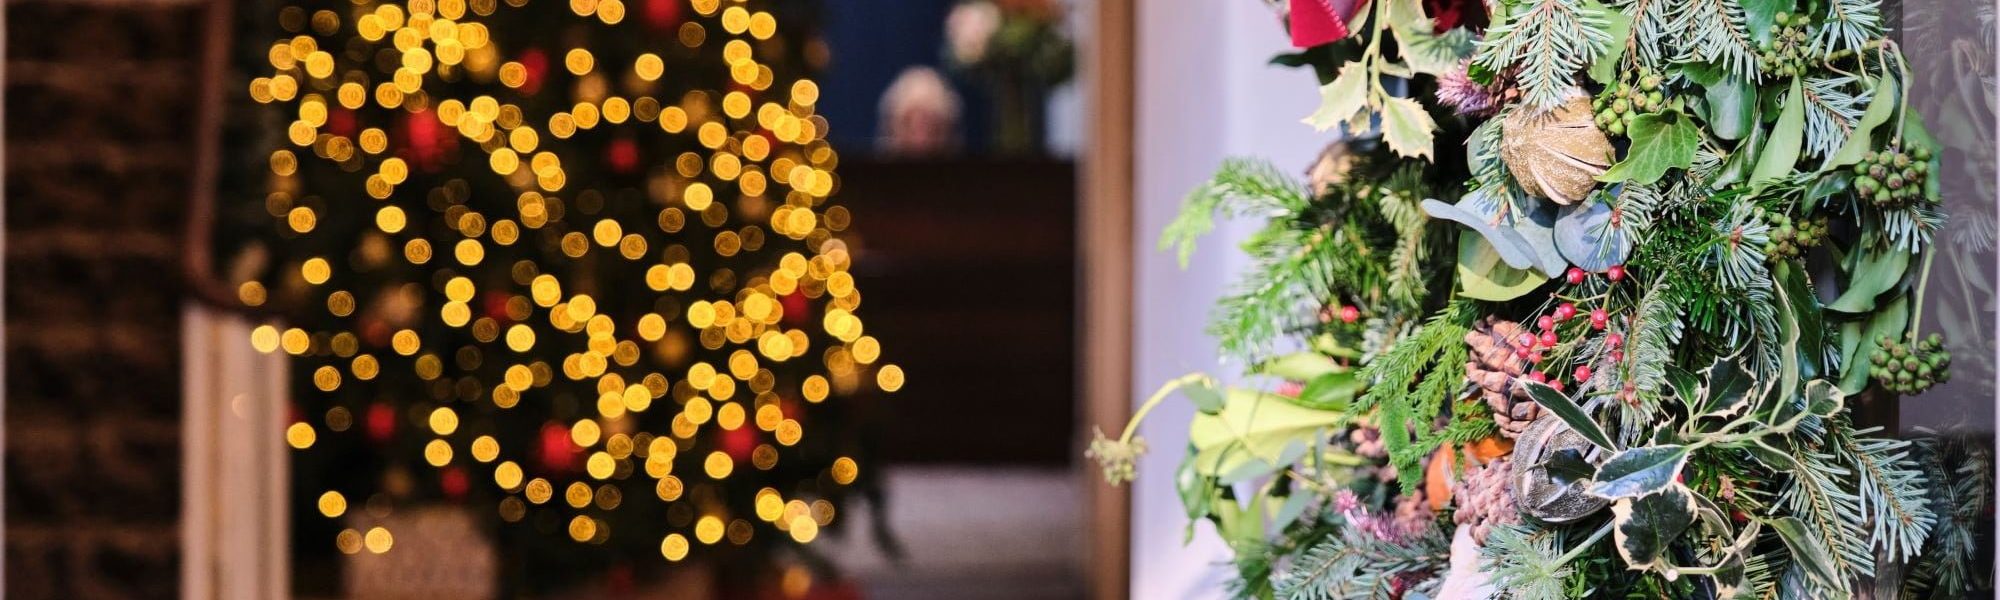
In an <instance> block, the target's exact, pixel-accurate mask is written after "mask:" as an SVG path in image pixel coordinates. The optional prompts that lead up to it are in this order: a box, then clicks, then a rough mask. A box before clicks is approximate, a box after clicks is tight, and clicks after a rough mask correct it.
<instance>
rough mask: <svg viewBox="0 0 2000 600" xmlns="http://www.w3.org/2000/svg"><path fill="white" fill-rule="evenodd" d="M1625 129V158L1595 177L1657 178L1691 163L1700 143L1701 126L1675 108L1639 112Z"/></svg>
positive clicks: (1649, 180) (1641, 180)
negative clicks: (1629, 143) (1629, 140)
mask: <svg viewBox="0 0 2000 600" xmlns="http://www.w3.org/2000/svg"><path fill="white" fill-rule="evenodd" d="M1801 118H1803V117H1801ZM1628 132H1629V134H1630V136H1631V138H1632V147H1631V149H1630V150H1627V151H1626V152H1625V160H1622V161H1618V164H1615V165H1611V170H1608V171H1605V172H1604V174H1602V175H1598V176H1597V180H1598V181H1604V182H1618V181H1630V182H1632V183H1637V184H1650V183H1653V182H1655V181H1659V180H1660V177H1662V176H1665V175H1666V174H1667V170H1668V169H1673V168H1679V169H1681V170H1683V171H1685V170H1687V168H1688V167H1690V166H1693V165H1694V150H1695V147H1696V146H1698V145H1700V144H1701V127H1700V126H1698V125H1695V124H1694V122H1693V121H1692V120H1691V119H1689V118H1688V117H1687V116H1686V115H1683V114H1680V113H1678V112H1659V113H1651V114H1646V115H1640V116H1639V117H1638V118H1636V119H1633V120H1632V127H1631V129H1629V130H1628Z"/></svg>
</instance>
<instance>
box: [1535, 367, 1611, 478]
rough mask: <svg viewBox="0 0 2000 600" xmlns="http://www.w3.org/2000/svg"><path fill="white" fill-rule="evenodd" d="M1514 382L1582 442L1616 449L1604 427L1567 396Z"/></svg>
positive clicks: (1542, 387) (1541, 387)
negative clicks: (1579, 437) (1560, 420)
mask: <svg viewBox="0 0 2000 600" xmlns="http://www.w3.org/2000/svg"><path fill="white" fill-rule="evenodd" d="M1515 381H1516V383H1515V385H1519V386H1522V387H1523V388H1524V389H1526V390H1528V397H1529V398H1533V399H1534V400H1535V404H1540V405H1542V408H1544V409H1548V411H1549V412H1551V413H1555V415H1556V418H1559V419H1562V421H1563V423H1564V424H1567V425H1569V428H1570V429H1572V430H1575V431H1576V433H1577V435H1581V436H1583V439H1584V440H1586V441H1589V442H1590V443H1592V444H1596V445H1597V447H1599V448H1603V449H1605V450H1616V449H1617V448H1618V446H1617V445H1616V444H1613V443H1611V436H1608V435H1605V434H1604V427H1602V426H1600V425H1598V424H1597V420H1596V419H1592V418H1590V413H1588V412H1585V411H1584V410H1583V407H1582V406H1578V405H1577V404H1576V401H1574V400H1571V399H1569V396H1564V395H1563V393H1562V392H1558V391H1556V389H1555V388H1552V387H1549V386H1548V385H1546V384H1540V383H1535V382H1533V381H1528V380H1526V379H1518V380H1515ZM1602 472H1603V471H1602V470H1599V473H1600V474H1601V473H1602Z"/></svg>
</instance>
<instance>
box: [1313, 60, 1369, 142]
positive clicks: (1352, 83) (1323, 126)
mask: <svg viewBox="0 0 2000 600" xmlns="http://www.w3.org/2000/svg"><path fill="white" fill-rule="evenodd" d="M1367 104H1368V69H1367V68H1366V67H1363V66H1361V62H1360V61H1353V62H1349V63H1347V64H1346V65H1344V66H1342V67H1340V74H1339V75H1337V76H1334V78H1333V82H1332V83H1328V84H1326V85H1323V86H1320V88H1319V110H1316V111H1313V114H1312V115H1310V116H1307V117H1306V118H1305V123H1306V124H1307V125H1311V126H1313V129H1314V130H1316V131H1326V130H1328V129H1332V128H1333V127H1334V126H1335V125H1340V124H1342V123H1351V122H1353V121H1354V120H1355V117H1356V116H1357V115H1358V114H1360V113H1361V108H1362V107H1364V106H1367Z"/></svg>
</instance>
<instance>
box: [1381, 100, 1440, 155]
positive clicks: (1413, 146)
mask: <svg viewBox="0 0 2000 600" xmlns="http://www.w3.org/2000/svg"><path fill="white" fill-rule="evenodd" d="M1435 131H1437V122H1436V121H1432V120H1431V113H1430V112H1429V111H1425V110H1424V105H1423V104H1421V103H1419V102H1417V100H1416V99H1415V98H1390V99H1389V100H1388V103H1387V104H1386V105H1384V106H1383V107H1382V140H1383V141H1386V142H1388V143H1389V149H1390V150H1394V151H1395V152H1396V154H1398V155H1402V156H1404V157H1408V158H1426V159H1428V158H1431V133H1432V132H1435Z"/></svg>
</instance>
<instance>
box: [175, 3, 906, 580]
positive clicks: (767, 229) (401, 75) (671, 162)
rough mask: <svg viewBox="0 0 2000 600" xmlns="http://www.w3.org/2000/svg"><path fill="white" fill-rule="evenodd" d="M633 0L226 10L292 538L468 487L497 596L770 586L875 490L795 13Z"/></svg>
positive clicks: (806, 44)
mask: <svg viewBox="0 0 2000 600" xmlns="http://www.w3.org/2000/svg"><path fill="white" fill-rule="evenodd" d="M636 2H637V3H636V4H635V5H633V6H627V5H625V4H624V3H623V2H621V0H569V1H568V2H559V1H552V0H536V1H533V2H530V1H528V0H407V1H406V2H381V3H378V2H374V1H372V0H353V1H349V0H295V1H283V2H274V1H270V0H258V1H252V2H249V3H248V4H247V5H245V6H243V7H242V8H241V10H239V11H238V15H239V22H238V24H237V31H238V39H239V40H241V42H240V43H239V44H237V46H238V47H239V48H240V51H239V52H238V53H237V55H236V58H235V62H234V65H233V66H234V67H235V69H236V70H235V72H236V73H237V75H236V77H237V79H235V80H233V81H234V84H232V85H233V90H237V91H235V92H234V94H233V97H232V102H235V103H236V104H237V105H238V106H237V107H235V108H233V109H232V110H231V113H230V114H231V115H232V118H231V119H230V122H229V123H228V124H227V125H226V126H225V129H226V130H227V133H226V136H227V138H226V139H228V140H229V143H230V147H231V148H232V156H234V157H235V158H234V159H232V164H229V165H228V166H226V167H225V172H224V175H223V176H224V181H225V185H224V188H223V189H225V190H228V193H225V194H224V200H222V206H221V207H220V212H221V214H220V215H219V216H218V221H217V222H218V227H217V239H216V240H215V243H216V244H217V246H216V247H217V248H218V252H217V254H218V255H219V256H222V257H224V258H223V259H222V262H223V264H221V265H218V270H219V271H220V272H223V273H226V274H227V277H229V279H230V283H231V284H232V285H240V287H238V288H237V290H236V291H237V293H238V296H239V299H240V301H241V302H242V303H243V304H244V305H245V306H246V307H248V308H250V309H252V310H256V311H260V312H264V313H266V314H268V315H270V316H271V317H272V318H273V320H272V322H273V323H274V325H273V326H266V327H260V328H258V329H257V330H256V331H255V333H254V334H253V335H252V340H251V343H253V344H254V345H256V347H257V348H259V349H260V350H264V351H271V352H285V353H288V354H290V355H292V356H294V357H295V359H294V363H293V364H294V369H293V375H294V378H295V380H296V381H295V384H294V389H295V392H294V394H293V396H294V398H293V401H294V404H295V408H296V410H297V413H296V417H295V419H294V423H293V424H291V426H290V428H289V429H288V430H287V431H286V436H287V439H288V441H289V442H290V443H291V444H292V446H293V447H295V448H298V449H299V452H298V453H296V454H295V456H294V457H293V473H294V477H293V490H294V493H293V495H294V502H295V506H297V509H296V510H295V511H294V513H295V515H297V517H296V518H295V519H294V524H293V527H294V534H293V538H294V540H295V543H294V546H295V548H296V549H295V550H294V553H295V559H296V560H297V561H299V562H305V561H310V560H322V561H331V560H332V559H337V558H338V555H336V554H334V553H335V552H341V553H347V554H357V553H382V552H390V553H393V552H394V549H395V546H394V536H395V535H396V532H395V531H393V530H388V529H382V530H377V529H375V528H373V527H370V526H368V523H369V522H370V520H371V519H373V520H376V521H379V520H380V518H381V517H383V516H386V515H387V514H389V513H391V512H393V511H395V510H398V509H400V508H403V507H410V506H419V505H461V506H464V507H468V508H467V510H468V511H469V512H471V513H472V514H476V515H481V516H490V517H491V518H490V519H488V521H489V522H490V532H491V533H492V540H493V541H494V542H495V545H496V547H498V548H499V551H500V556H501V561H500V565H501V567H500V571H501V572H502V573H503V575H502V576H501V577H502V581H501V591H502V594H503V595H509V596H514V595H523V594H534V593H538V592H543V591H548V590H553V589H558V588H562V587H565V586H569V585H572V584H574V583H576V582H577V581H578V580H582V579H587V578H596V577H599V576H601V575H604V574H605V573H607V572H608V573H611V574H613V577H612V578H611V579H613V580H627V581H629V580H631V579H632V578H633V577H644V576H646V575H647V574H648V573H652V572H656V571H658V570H660V569H665V568H669V565H671V564H672V563H676V562H681V561H685V560H690V557H694V558H695V559H705V560H704V561H703V562H704V564H710V565H727V566H726V567H723V575H724V578H723V579H724V581H732V580H734V581H744V580H750V579H767V578H765V577H764V576H765V575H767V574H769V573H770V572H771V567H772V565H774V564H777V563H778V562H780V561H782V562H786V563H791V564H800V563H817V562H819V561H814V560H812V559H811V558H810V556H811V555H810V552H809V551H807V547H806V546H805V543H806V542H810V541H812V540H813V539H814V538H815V537H816V536H818V535H820V532H821V530H823V529H826V528H828V527H830V526H833V525H834V524H835V523H836V522H838V521H837V519H836V515H837V514H838V510H839V509H840V507H841V506H842V504H841V502H842V500H843V498H844V497H846V496H848V495H849V494H851V493H855V492H856V491H857V490H867V489H870V484H871V479H870V478H869V477H868V476H867V475H866V473H869V472H868V471H862V470H861V469H860V468H859V467H858V465H857V462H856V458H857V457H858V456H859V455H861V454H864V448H863V447H862V445H861V444H860V441H859V440H858V439H857V436H856V433H857V432H858V431H859V425H860V424H859V423H858V419H859V418H860V417H861V415H862V414H863V413H865V412H866V410H865V408H864V406H865V404H856V402H857V401H861V402H864V403H865V401H866V400H867V399H868V398H870V397H871V396H870V395H871V393H872V392H873V391H875V390H880V391H895V390H896V389H898V388H900V387H901V385H902V377H903V375H902V371H901V370H900V369H898V368H897V367H895V366H893V365H889V364H887V363H885V362H881V360H880V359H881V355H882V353H881V347H880V344H879V343H877V342H876V341H875V339H874V338H872V337H870V336H868V335H866V334H865V333H864V330H863V326H862V322H861V320H860V318H859V317H858V316H857V312H858V309H859V307H860V305H861V293H860V291H858V290H856V289H855V286H854V279H853V278H852V277H851V276H850V275H849V274H848V272H847V271H848V269H849V267H850V262H851V258H852V257H851V256H850V254H849V252H848V249H847V247H846V245H845V244H844V243H843V241H842V240H841V238H840V232H842V231H843V230H845V229H846V228H847V226H848V224H849V214H848V212H847V210H846V209H845V208H843V207H840V206H836V205H833V204H830V203H828V202H827V199H828V197H829V196H830V195H832V193H833V192H834V191H835V189H836V188H837V187H838V180H837V179H836V178H835V177H834V174H833V169H834V168H835V166H836V164H837V163H838V160H839V159H838V157H837V156H836V155H835V153H834V152H833V150H832V149H831V148H830V147H829V146H828V145H827V144H826V142H825V141H824V139H825V136H826V132H827V127H828V124H827V122H826V121H825V119H823V118H822V117H819V116H816V115H815V114H814V105H815V102H816V100H817V96H818V87H817V86H816V85H815V84H814V83H813V82H812V81H811V80H809V79H807V78H806V76H807V75H808V73H809V72H810V71H811V69H812V68H813V66H814V65H816V64H819V63H823V62H824V61H825V56H824V53H825V51H824V47H823V45H821V44H820V43H818V42H817V41H816V38H814V37H813V22H814V20H815V8H814V6H813V5H811V4H809V3H806V2H798V1H787V0H768V1H766V0H749V1H744V0H692V2H691V3H689V0H636ZM241 90H247V92H248V93H247V95H246V94H244V93H243V92H242V91H241ZM246 96H247V99H246ZM252 101H254V104H253V103H252ZM391 556H394V555H393V554H391ZM316 557H317V558H316ZM420 558H421V557H405V559H407V560H416V559H420ZM303 570H304V571H306V572H305V573H302V574H301V576H300V578H301V583H300V585H302V586H303V585H309V584H307V583H305V582H304V579H305V578H308V577H311V576H312V575H311V573H310V571H311V569H303Z"/></svg>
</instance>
